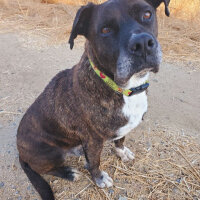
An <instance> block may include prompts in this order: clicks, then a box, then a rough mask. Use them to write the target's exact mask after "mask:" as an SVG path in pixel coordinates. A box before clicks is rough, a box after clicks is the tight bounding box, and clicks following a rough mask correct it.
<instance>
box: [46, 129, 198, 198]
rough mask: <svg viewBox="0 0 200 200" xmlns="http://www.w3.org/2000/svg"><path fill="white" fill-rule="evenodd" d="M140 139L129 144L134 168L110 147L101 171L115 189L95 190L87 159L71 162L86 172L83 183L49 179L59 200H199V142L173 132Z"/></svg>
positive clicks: (144, 134) (154, 134)
mask: <svg viewBox="0 0 200 200" xmlns="http://www.w3.org/2000/svg"><path fill="white" fill-rule="evenodd" d="M136 135H137V134H136ZM139 135H140V136H139V138H137V142H135V141H134V140H132V139H130V140H127V143H128V146H129V147H130V148H131V149H132V150H134V151H135V152H136V160H135V163H134V165H133V164H132V163H123V162H121V161H120V160H119V159H117V158H116V156H114V153H113V152H112V150H111V149H112V147H111V145H110V144H107V145H106V147H105V150H104V153H103V156H102V162H101V163H102V166H101V168H102V169H103V170H105V171H107V172H108V173H109V175H110V176H111V177H112V178H113V180H114V187H113V188H112V189H99V188H97V187H96V186H94V184H93V183H92V181H91V180H90V175H89V174H88V172H87V171H86V170H83V165H84V164H83V163H84V162H83V158H82V157H80V158H77V159H75V158H71V159H69V160H68V161H69V162H70V164H71V163H72V165H74V166H75V167H77V166H79V170H80V171H81V172H82V176H81V180H80V181H77V182H76V183H75V184H74V183H70V182H68V181H65V180H62V179H55V178H54V179H52V178H49V180H50V182H51V186H52V187H53V189H54V191H55V192H56V197H57V199H59V200H65V199H75V198H80V199H84V200H86V199H88V200H89V199H92V200H94V199H95V200H103V199H108V200H111V199H119V197H120V196H121V197H126V199H127V200H129V199H130V200H131V199H132V200H135V199H141V200H147V199H152V200H153V199H155V200H158V199H168V200H172V199H174V200H188V199H193V200H195V199H196V200H197V199H199V198H200V154H199V152H200V147H199V144H198V142H197V140H195V138H192V137H191V136H189V137H187V136H186V135H185V134H184V133H178V132H172V131H169V130H165V131H158V130H156V131H150V132H149V133H145V132H144V133H143V134H141V133H140V134H139ZM132 138H133V137H132ZM74 185H75V187H76V188H74Z"/></svg>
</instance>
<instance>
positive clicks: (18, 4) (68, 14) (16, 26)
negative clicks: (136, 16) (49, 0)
mask: <svg viewBox="0 0 200 200" xmlns="http://www.w3.org/2000/svg"><path fill="white" fill-rule="evenodd" d="M43 1H46V0H43ZM61 1H62V2H66V0H59V2H61ZM94 1H95V2H97V3H100V2H102V1H101V0H94ZM67 2H68V3H71V4H79V3H83V4H84V3H87V2H88V1H87V0H80V1H71V0H67ZM0 7H1V8H0V32H8V31H9V32H10V31H16V32H21V33H24V35H31V36H34V37H35V36H37V35H38V36H39V37H40V36H43V37H44V38H45V39H44V40H42V43H43V45H46V43H48V44H49V45H55V44H59V43H63V42H66V41H67V39H68V33H69V32H70V30H71V25H72V19H73V18H74V15H75V13H76V10H77V9H78V7H77V6H75V7H74V6H71V5H65V4H56V5H55V4H41V3H40V0H10V1H8V0H0ZM199 7H200V0H191V1H186V0H181V1H180V0H172V3H171V4H170V10H171V17H170V18H167V17H165V16H164V14H163V13H164V12H163V7H161V8H160V9H159V12H158V14H159V16H160V17H159V30H160V34H159V40H160V42H161V44H162V47H163V51H164V58H165V59H167V60H168V61H173V62H174V61H178V60H179V61H184V62H186V63H190V61H192V62H193V63H195V64H197V65H198V66H200V57H199V52H200V28H199V27H200V19H199V17H198V16H199V14H200V10H199ZM39 37H38V38H39ZM39 43H40V42H39ZM39 43H38V45H39Z"/></svg>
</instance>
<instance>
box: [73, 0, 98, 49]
mask: <svg viewBox="0 0 200 200" xmlns="http://www.w3.org/2000/svg"><path fill="white" fill-rule="evenodd" d="M94 5H95V4H93V3H89V4H87V5H86V6H82V7H81V8H80V9H79V10H78V12H77V13H76V17H75V19H74V23H73V27H72V31H71V35H70V38H69V44H70V49H72V48H73V46H74V39H75V38H76V37H77V35H84V36H85V37H87V33H88V28H89V23H90V18H91V15H92V11H93V8H94Z"/></svg>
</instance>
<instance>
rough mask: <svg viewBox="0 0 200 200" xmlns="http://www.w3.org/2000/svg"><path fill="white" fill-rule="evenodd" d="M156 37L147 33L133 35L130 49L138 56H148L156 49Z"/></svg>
mask: <svg viewBox="0 0 200 200" xmlns="http://www.w3.org/2000/svg"><path fill="white" fill-rule="evenodd" d="M155 47H156V42H155V39H154V38H153V37H152V36H151V35H150V34H147V33H140V34H137V35H135V34H134V35H133V36H132V37H131V39H130V41H129V45H128V50H129V52H130V53H131V54H134V55H137V56H146V55H148V54H151V52H152V51H153V50H154V49H155Z"/></svg>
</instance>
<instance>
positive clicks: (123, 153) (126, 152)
mask: <svg viewBox="0 0 200 200" xmlns="http://www.w3.org/2000/svg"><path fill="white" fill-rule="evenodd" d="M115 150H116V153H117V156H119V157H120V158H121V160H122V161H123V162H127V161H129V160H134V159H135V155H134V153H133V152H131V150H130V149H129V148H127V147H124V148H123V149H121V148H116V149H115Z"/></svg>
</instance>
